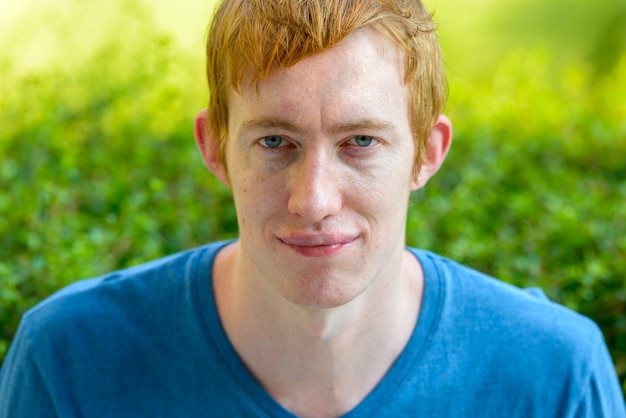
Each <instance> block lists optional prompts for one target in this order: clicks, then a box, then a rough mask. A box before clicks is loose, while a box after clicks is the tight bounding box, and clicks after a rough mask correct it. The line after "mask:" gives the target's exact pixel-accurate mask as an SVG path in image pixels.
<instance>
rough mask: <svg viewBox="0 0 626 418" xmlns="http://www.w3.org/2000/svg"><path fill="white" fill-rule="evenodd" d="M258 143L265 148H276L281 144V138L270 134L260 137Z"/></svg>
mask: <svg viewBox="0 0 626 418" xmlns="http://www.w3.org/2000/svg"><path fill="white" fill-rule="evenodd" d="M259 143H260V144H261V146H263V147H266V148H278V147H280V146H281V145H283V139H282V138H281V137H280V136H276V135H272V136H266V137H265V138H261V140H260V141H259Z"/></svg>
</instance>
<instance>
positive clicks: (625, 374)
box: [408, 51, 626, 382]
mask: <svg viewBox="0 0 626 418" xmlns="http://www.w3.org/2000/svg"><path fill="white" fill-rule="evenodd" d="M548 58H549V56H548V55H547V54H545V53H542V52H541V51H526V52H522V51H519V52H517V53H516V54H514V55H512V56H511V58H510V60H508V61H506V62H504V63H503V64H502V66H501V67H500V68H499V70H498V72H497V74H496V75H495V77H494V78H493V79H490V80H483V81H477V82H476V84H464V83H462V82H461V80H452V87H451V91H452V98H451V104H450V109H449V110H450V112H449V113H450V115H451V118H452V120H453V121H454V122H455V124H456V126H458V129H457V130H456V133H455V140H454V144H453V147H452V149H451V153H450V155H449V156H448V159H447V161H446V163H445V165H444V167H443V168H442V170H441V171H440V173H439V174H437V176H436V177H435V178H433V179H432V180H431V181H430V183H429V184H428V185H427V187H426V188H425V189H424V190H421V191H419V192H417V193H416V194H415V196H414V199H413V204H412V206H411V209H410V216H409V225H408V241H409V243H411V244H413V245H416V246H422V247H426V248H429V249H433V250H434V251H437V252H440V253H442V254H444V255H447V256H449V257H450V258H453V259H455V260H458V261H461V262H464V263H465V264H467V265H470V266H473V267H474V268H477V269H478V270H481V271H483V272H486V273H488V274H491V275H493V276H495V277H498V278H500V279H503V280H505V281H508V282H511V283H513V284H515V285H518V286H522V287H529V286H538V287H541V288H542V289H544V291H546V293H547V294H548V296H549V297H550V298H551V299H553V300H555V301H557V302H559V303H562V304H564V305H566V306H568V307H570V308H572V309H574V310H577V311H578V312H580V313H582V314H584V315H587V316H589V317H591V318H592V319H594V320H595V321H596V322H597V323H598V324H599V325H600V326H601V328H602V330H603V332H604V334H605V337H606V339H607V342H608V345H609V347H610V349H611V353H612V355H613V358H614V360H615V362H616V367H617V370H618V373H619V374H620V377H621V380H622V382H624V381H625V379H626V233H625V232H626V205H625V204H624V201H626V183H625V182H624V179H625V178H626V163H625V162H624V155H626V102H625V101H624V100H623V98H624V97H626V55H625V56H624V57H622V59H621V62H620V63H619V65H618V66H617V67H616V70H615V71H614V72H612V73H611V74H610V75H608V76H607V77H606V78H603V79H594V78H592V75H593V74H595V72H594V71H593V70H592V69H589V70H583V69H581V68H580V67H579V68H565V69H562V70H560V71H559V72H558V73H556V74H549V73H546V71H545V69H546V68H547V67H548Z"/></svg>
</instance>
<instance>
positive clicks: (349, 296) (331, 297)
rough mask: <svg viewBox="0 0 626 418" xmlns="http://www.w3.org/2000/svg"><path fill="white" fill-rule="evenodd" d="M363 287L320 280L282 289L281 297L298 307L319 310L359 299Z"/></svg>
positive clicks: (363, 289)
mask: <svg viewBox="0 0 626 418" xmlns="http://www.w3.org/2000/svg"><path fill="white" fill-rule="evenodd" d="M364 291H365V286H355V283H354V282H352V283H350V284H347V283H337V281H334V280H328V279H322V280H319V279H318V280H312V281H308V282H307V283H301V286H296V287H290V288H288V289H284V291H283V292H281V293H282V294H283V296H284V297H285V298H286V299H287V300H289V301H290V302H291V303H293V304H294V305H297V306H298V307H301V308H305V309H311V310H321V309H333V308H338V307H341V306H344V305H346V304H348V303H350V302H352V301H353V300H355V299H356V298H358V297H359V295H361V294H362V293H363V292H364Z"/></svg>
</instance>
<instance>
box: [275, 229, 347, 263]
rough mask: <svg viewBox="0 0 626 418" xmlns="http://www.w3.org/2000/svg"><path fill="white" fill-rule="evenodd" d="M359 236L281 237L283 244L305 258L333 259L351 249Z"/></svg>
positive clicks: (315, 235)
mask: <svg viewBox="0 0 626 418" xmlns="http://www.w3.org/2000/svg"><path fill="white" fill-rule="evenodd" d="M357 238H358V236H353V235H340V234H339V235H338V234H292V235H288V236H284V237H279V238H278V240H279V241H280V242H281V244H283V245H285V246H287V247H288V248H289V249H290V250H292V251H295V252H296V253H298V254H300V255H303V256H305V257H314V258H319V257H331V256H333V255H336V254H338V253H339V252H341V251H342V250H344V249H346V248H347V247H349V246H350V245H351V244H352V243H353V242H354V241H356V240H357Z"/></svg>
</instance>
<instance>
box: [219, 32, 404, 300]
mask: <svg viewBox="0 0 626 418" xmlns="http://www.w3.org/2000/svg"><path fill="white" fill-rule="evenodd" d="M408 100H409V99H408V91H407V88H406V86H405V85H404V83H403V74H402V56H401V55H400V54H399V53H398V52H397V49H396V48H395V47H394V46H393V45H392V44H391V43H390V42H389V41H387V40H386V39H385V38H383V37H382V36H380V35H379V34H378V33H376V32H374V31H371V30H367V31H359V32H356V33H354V34H352V35H351V36H350V37H348V38H347V39H346V40H344V42H342V43H340V44H339V45H338V46H337V47H335V48H333V49H330V50H328V51H325V52H324V53H322V54H319V55H315V56H313V57H310V58H307V59H305V60H303V61H301V62H300V63H298V64H296V65H295V66H293V67H290V68H287V69H282V70H278V71H276V72H275V73H273V74H272V75H271V76H270V77H269V78H268V79H265V80H262V81H261V82H260V83H259V86H258V90H257V89H256V88H255V87H254V86H251V87H248V88H244V89H243V91H242V92H241V94H237V93H235V92H234V91H232V92H231V97H230V105H229V125H228V133H229V134H228V138H227V141H228V143H227V150H226V156H227V166H228V167H229V174H230V177H229V178H230V187H231V189H232V193H233V198H234V201H235V204H236V208H237V216H238V220H239V225H240V244H239V249H238V251H239V252H240V253H239V257H238V260H239V261H240V263H241V264H242V266H241V268H242V270H241V271H244V272H246V274H247V275H248V276H255V277H256V278H258V279H259V280H264V281H266V283H268V284H270V286H271V288H272V289H274V291H276V292H277V293H278V294H279V295H281V296H282V297H283V298H286V299H287V300H289V301H290V302H292V303H294V304H297V305H301V306H305V307H312V308H325V307H333V306H339V305H343V304H345V303H348V302H350V301H351V300H353V299H354V298H356V297H358V296H359V295H360V294H362V293H363V292H364V291H365V290H366V289H368V288H369V287H370V286H371V285H372V284H373V283H375V282H376V281H381V280H386V279H388V278H389V277H391V276H394V275H397V272H398V271H399V270H398V266H400V265H401V264H402V259H403V258H402V255H403V252H404V251H405V250H404V243H405V233H404V231H405V224H406V209H407V205H408V199H409V194H410V192H411V190H413V189H415V188H417V185H416V183H415V182H414V181H413V179H412V167H413V155H414V152H413V151H414V148H413V146H414V145H413V139H412V136H411V131H410V125H409V118H408V109H409V101H408ZM398 109H406V111H398ZM267 120H270V121H272V123H269V124H267V123H266V124H265V125H264V124H254V123H251V121H253V122H254V121H257V122H258V121H267ZM277 121H278V122H277ZM357 135H364V136H368V137H372V138H373V141H372V142H371V145H370V146H367V147H359V146H357V144H356V143H355V140H354V137H355V136H357ZM269 136H278V137H280V139H281V140H282V142H281V146H280V147H278V148H269V147H267V146H265V143H263V142H260V141H261V140H262V139H263V138H267V137H269ZM268 143H269V141H268ZM311 235H315V236H320V235H321V236H324V237H327V238H328V237H330V238H329V239H335V238H337V239H338V240H343V241H345V240H352V241H351V242H350V243H349V244H347V245H343V246H342V247H341V250H339V251H338V252H337V253H333V254H332V255H330V256H328V257H307V256H303V255H302V254H300V253H298V252H297V251H294V250H293V248H290V247H289V246H288V245H285V243H284V238H285V237H291V236H296V237H302V236H307V237H308V236H311ZM392 266H393V267H392Z"/></svg>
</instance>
